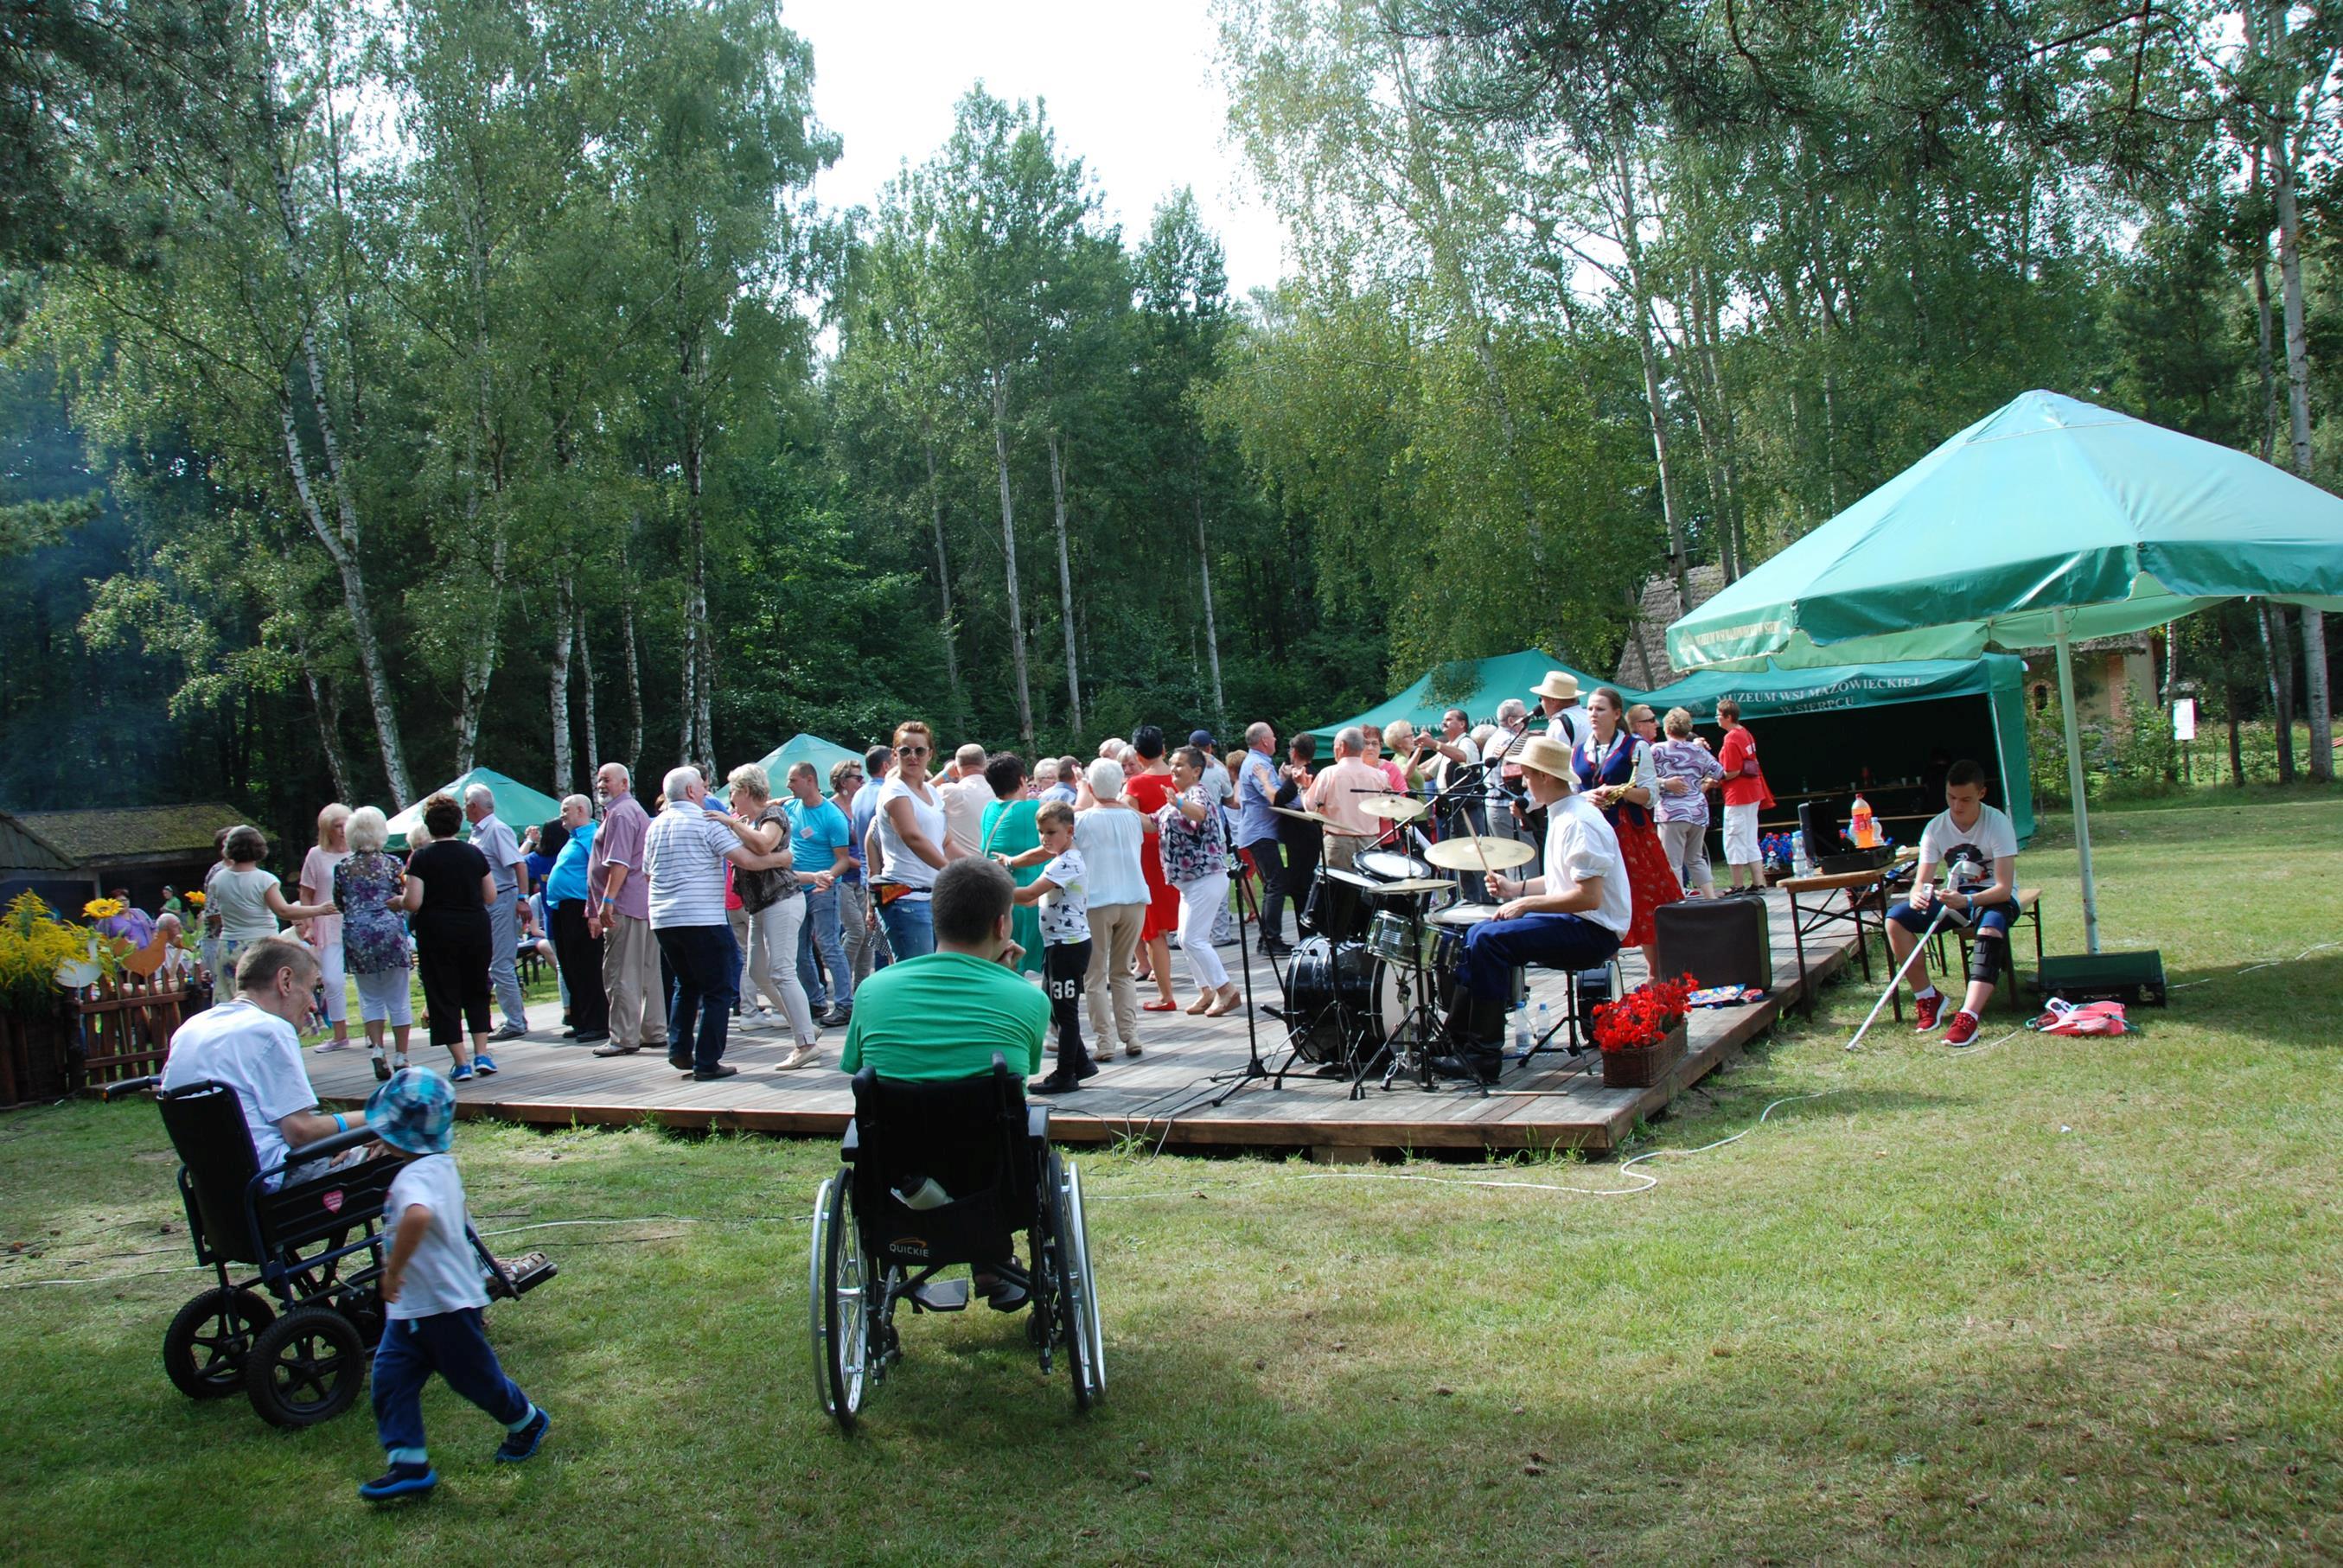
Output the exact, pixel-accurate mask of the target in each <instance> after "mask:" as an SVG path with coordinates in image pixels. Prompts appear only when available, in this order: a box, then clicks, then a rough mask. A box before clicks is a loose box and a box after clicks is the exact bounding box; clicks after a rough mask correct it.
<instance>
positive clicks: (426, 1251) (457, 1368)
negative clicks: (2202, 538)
mask: <svg viewBox="0 0 2343 1568" xmlns="http://www.w3.org/2000/svg"><path fill="white" fill-rule="evenodd" d="M366 1119H367V1126H368V1127H370V1128H372V1129H373V1130H374V1135H375V1136H376V1137H377V1138H379V1139H381V1140H382V1141H384V1142H385V1143H387V1144H389V1145H390V1146H391V1147H392V1148H393V1149H397V1150H402V1151H405V1152H407V1153H409V1154H414V1155H418V1156H420V1158H419V1159H417V1160H415V1161H411V1162H410V1163H409V1164H408V1165H407V1168H406V1169H405V1170H403V1171H400V1172H399V1173H398V1174H397V1176H396V1177H395V1178H393V1179H392V1181H391V1183H390V1195H389V1198H388V1200H387V1201H386V1202H385V1203H384V1205H383V1211H382V1221H383V1224H384V1226H385V1227H386V1228H387V1230H388V1231H389V1232H390V1235H391V1243H390V1257H389V1259H388V1260H387V1261H386V1262H385V1263H384V1264H383V1271H382V1299H383V1305H384V1312H385V1315H386V1316H387V1318H388V1320H389V1321H388V1322H387V1325H386V1326H385V1327H384V1329H383V1334H382V1342H381V1343H380V1344H378V1345H377V1346H376V1347H375V1352H374V1420H375V1428H376V1430H377V1432H378V1433H379V1434H380V1435H381V1438H382V1446H383V1449H384V1451H385V1452H387V1454H388V1456H389V1460H390V1467H389V1469H387V1471H385V1472H384V1473H382V1474H381V1475H378V1476H377V1477H376V1478H375V1479H374V1480H372V1481H369V1482H367V1483H365V1484H364V1485H362V1486H360V1487H359V1488H358V1495H359V1496H360V1497H362V1498H364V1499H365V1500H366V1501H367V1502H368V1503H385V1502H388V1501H390V1500H391V1499H393V1498H398V1497H416V1496H421V1495H423V1494H425V1493H428V1492H430V1491H431V1489H432V1488H433V1487H435V1486H437V1485H438V1484H439V1475H438V1473H437V1471H435V1470H433V1469H432V1468H431V1460H430V1456H429V1455H428V1453H427V1452H426V1451H425V1449H424V1446H423V1385H424V1384H425V1383H426V1382H429V1381H430V1377H431V1374H432V1373H433V1372H437V1373H438V1374H439V1375H440V1376H441V1377H443V1378H445V1379H447V1386H448V1387H449V1388H452V1389H454V1390H455V1391H456V1392H458V1393H459V1394H462V1395H463V1396H464V1397H465V1398H466V1399H468V1400H470V1401H471V1402H473V1403H474V1404H476V1405H478V1406H479V1407H480V1408H481V1409H482V1410H484V1411H486V1412H488V1414H489V1415H490V1416H492V1417H494V1418H495V1419H496V1420H497V1421H498V1422H501V1423H502V1424H503V1426H504V1429H505V1440H504V1442H503V1443H502V1444H501V1445H499V1446H498V1449H497V1452H496V1458H497V1460H498V1462H501V1463H514V1464H517V1463H518V1462H520V1461H522V1460H524V1459H527V1458H528V1457H529V1456H530V1455H532V1454H534V1453H535V1452H537V1450H538V1444H539V1443H541V1442H544V1441H545V1430H546V1428H547V1427H548V1425H550V1424H551V1423H550V1422H548V1420H547V1419H546V1414H545V1412H543V1411H541V1410H539V1409H538V1408H537V1406H535V1405H534V1404H531V1403H530V1402H529V1401H528V1395H527V1394H524V1393H523V1392H520V1389H519V1386H518V1384H516V1383H515V1382H513V1381H512V1379H510V1378H508V1377H507V1376H506V1375H505V1371H504V1368H503V1367H501V1366H499V1365H498V1364H497V1352H495V1351H493V1350H491V1349H490V1348H489V1347H488V1335H487V1334H486V1333H484V1332H482V1331H481V1327H480V1312H481V1309H483V1308H484V1307H486V1306H487V1305H488V1290H487V1285H486V1281H485V1279H484V1276H483V1275H482V1273H481V1268H480V1259H479V1255H478V1252H477V1251H474V1249H473V1246H472V1242H471V1238H470V1237H469V1235H468V1234H467V1233H466V1231H465V1219H464V1179H463V1177H462V1176H461V1175H460V1174H458V1171H457V1170H456V1157H455V1156H454V1155H452V1154H450V1153H448V1152H447V1150H448V1146H449V1145H450V1144H451V1143H452V1142H453V1141H455V1122H456V1091H455V1090H453V1089H452V1088H450V1087H449V1086H448V1083H447V1080H446V1079H444V1078H441V1077H440V1076H438V1074H437V1073H432V1072H425V1071H422V1070H419V1069H417V1068H412V1067H409V1068H402V1069H401V1070H399V1071H397V1073H395V1074H393V1075H392V1077H391V1080H390V1081H389V1082H387V1083H385V1084H383V1085H381V1086H380V1087H379V1088H377V1089H376V1091H374V1094H373V1096H372V1098H370V1099H368V1100H367V1108H366Z"/></svg>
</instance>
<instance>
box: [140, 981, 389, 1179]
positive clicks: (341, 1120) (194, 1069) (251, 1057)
mask: <svg viewBox="0 0 2343 1568" xmlns="http://www.w3.org/2000/svg"><path fill="white" fill-rule="evenodd" d="M317 974H318V970H317V954H316V953H314V952H312V951H311V950H309V948H308V947H307V945H306V944H304V943H302V942H298V941H296V940H293V939H292V938H291V937H268V938H266V939H264V940H260V941H256V942H255V943H253V944H252V945H251V946H250V947H248V948H246V949H245V950H244V951H243V952H242V953H241V954H240V955H238V957H237V959H236V1000H233V1001H226V1002H222V1003H220V1004H219V1005H218V1006H216V1007H210V1008H206V1009H205V1010H203V1011H202V1012H199V1013H197V1014H196V1016H195V1017H193V1018H191V1019H189V1020H187V1021H186V1022H185V1023H183V1024H181V1025H180V1026H179V1028H178V1030H177V1032H176V1033H175V1034H174V1035H173V1036H172V1037H171V1057H170V1060H169V1061H168V1062H167V1063H166V1065H165V1066H164V1069H163V1082H162V1089H163V1091H164V1092H165V1093H166V1094H167V1093H169V1092H170V1091H173V1090H177V1089H185V1088H187V1087H188V1086H189V1085H191V1084H196V1083H203V1082H206V1081H210V1082H215V1083H225V1084H226V1085H227V1086H228V1087H229V1088H230V1089H233V1090H235V1091H236V1103H237V1104H238V1106H239V1107H240V1108H241V1109H242V1110H243V1111H244V1122H245V1125H246V1127H247V1128H249V1129H250V1130H251V1132H252V1151H253V1154H254V1155H255V1156H256V1158H257V1159H258V1161H259V1164H260V1169H261V1170H263V1171H266V1170H267V1169H268V1168H269V1167H270V1166H272V1165H276V1164H278V1163H280V1162H282V1161H284V1159H285V1158H286V1156H287V1155H288V1154H290V1153H293V1152H295V1151H298V1150H301V1149H303V1148H306V1147H307V1146H308V1145H309V1144H312V1143H315V1142H317V1141H318V1140H319V1139H321V1138H330V1137H332V1136H333V1135H334V1134H335V1133H337V1132H344V1131H348V1130H349V1127H350V1119H349V1118H348V1117H347V1116H341V1115H337V1114H335V1113H333V1112H330V1111H319V1110H318V1109H317V1091H316V1090H314V1089H312V1088H310V1087H309V1075H308V1073H307V1071H306V1070H304V1069H303V1068H302V1066H301V1036H300V1035H299V1033H298V1032H297V1030H298V1029H299V1026H300V1023H301V1020H303V1019H305V1018H306V1017H307V1016H308V1012H309V998H310V993H311V990H312V989H313V988H314V987H315V986H316V985H317ZM328 1169H331V1167H330V1166H329V1165H322V1164H321V1165H319V1166H318V1167H317V1173H318V1174H323V1172H324V1171H327V1170H328ZM297 1174H299V1175H300V1176H301V1179H302V1180H305V1181H306V1180H307V1179H308V1173H307V1172H297ZM282 1180H283V1178H282V1177H281V1176H273V1177H271V1178H269V1181H268V1185H269V1186H271V1187H275V1186H277V1185H278V1184H279V1182H281V1181H282Z"/></svg>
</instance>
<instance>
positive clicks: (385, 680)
mask: <svg viewBox="0 0 2343 1568" xmlns="http://www.w3.org/2000/svg"><path fill="white" fill-rule="evenodd" d="M262 25H263V29H264V32H265V29H266V19H265V18H264V19H263V23H262ZM275 69H276V67H275V65H274V64H273V62H272V61H271V60H270V59H269V58H268V57H266V55H264V58H263V61H262V65H261V76H260V81H259V84H258V85H259V87H260V103H259V107H260V117H261V131H262V134H263V136H264V138H265V139H266V144H267V150H268V167H269V175H270V178H271V181H272V183H273V185H274V186H275V195H276V198H277V233H278V235H279V236H281V237H282V238H283V240H284V242H285V251H284V255H285V266H286V271H287V273H288V274H289V275H290V276H291V277H292V279H293V284H294V286H295V288H296V290H297V292H298V293H299V295H300V297H301V307H302V317H301V335H300V338H301V358H302V363H303V367H304V368H305V369H306V370H307V373H308V379H309V400H310V407H311V408H312V410H313V411H314V413H315V415H316V417H317V443H318V447H319V448H320V450H321V451H322V453H323V454H324V457H325V466H326V483H327V486H328V487H330V488H331V489H332V491H333V493H334V511H335V518H336V527H335V529H334V530H332V531H330V532H329V530H328V529H327V527H326V519H325V513H324V510H323V508H322V507H321V506H320V504H319V502H318V500H317V495H316V491H315V488H314V487H312V485H311V484H310V481H309V471H308V459H307V455H306V454H305V453H304V452H303V451H302V449H301V439H300V432H299V431H298V430H297V428H296V427H295V426H294V422H293V387H292V384H291V371H290V369H289V367H288V368H287V372H286V383H285V387H284V390H283V393H282V395H281V396H280V397H279V399H278V403H277V414H278V417H279V422H280V424H281V425H282V427H283V433H284V437H285V446H286V461H287V467H289V468H290V469H291V470H292V471H293V476H294V480H293V482H294V488H295V489H296V490H297V492H298V493H299V495H300V498H301V508H302V511H303V512H304V514H305V515H306V516H307V518H308V520H309V527H310V529H311V531H312V532H314V533H316V534H317V537H318V539H319V541H320V542H321V543H322V544H324V545H325V547H326V553H327V556H328V557H329V558H332V560H333V562H334V568H335V569H336V571H337V572H338V573H340V575H341V579H342V602H343V605H344V607H345V608H346V609H347V611H348V614H349V618H350V632H351V635H352V637H353V638H355V639H356V640H357V653H358V668H359V669H360V670H361V671H362V672H363V673H364V674H365V676H366V682H367V699H369V701H371V703H372V704H373V707H374V719H375V731H376V735H377V739H378V740H379V742H380V744H381V746H382V769H383V775H384V777H385V779H387V782H388V783H389V785H390V792H391V794H392V796H393V797H394V798H395V799H397V804H398V805H399V807H400V808H402V809H404V808H405V807H406V806H407V804H408V803H409V802H410V800H411V799H412V798H413V795H414V787H413V786H412V785H411V784H410V783H409V782H408V779H407V749H406V747H405V746H403V745H402V744H401V743H400V740H399V734H398V709H397V705H396V704H395V703H394V702H393V700H392V699H391V690H390V678H389V675H388V672H387V669H386V668H385V666H384V662H383V655H382V644H381V640H380V638H377V636H376V633H375V629H374V616H373V613H372V608H371V607H370V605H369V604H368V602H367V591H366V575H365V572H364V570H363V569H362V568H361V567H360V564H359V561H358V511H357V500H356V499H355V498H354V497H353V495H352V493H351V487H350V483H349V476H348V474H347V472H346V471H345V470H344V468H343V466H342V454H341V443H340V440H339V437H337V434H336V431H335V425H334V413H333V408H332V405H331V399H330V398H329V397H327V387H328V386H329V382H328V380H327V373H326V366H325V357H324V354H323V351H321V350H320V349H319V348H318V347H317V318H316V314H315V308H314V305H313V301H312V297H311V294H310V289H309V274H308V266H307V260H306V258H305V257H304V256H302V254H301V220H300V214H299V212H298V210H297V208H296V206H295V205H294V201H293V177H292V175H291V173H290V172H289V171H288V170H287V168H286V166H285V148H284V144H283V142H282V141H281V139H280V138H279V136H278V134H277V84H276V78H275V75H274V73H275ZM336 534H338V538H336V537H334V536H335V535H336Z"/></svg>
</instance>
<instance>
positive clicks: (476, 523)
mask: <svg viewBox="0 0 2343 1568" xmlns="http://www.w3.org/2000/svg"><path fill="white" fill-rule="evenodd" d="M485 200H486V197H485V196H483V195H482V194H481V193H480V192H479V191H478V189H477V188H476V189H475V190H474V192H473V200H472V203H471V205H470V206H469V208H468V210H467V211H466V213H465V222H464V227H465V232H466V236H467V237H468V247H467V255H466V258H465V286H466V291H467V292H468V295H469V296H470V299H471V306H472V432H471V437H470V440H469V443H468V453H467V457H466V464H465V466H466V467H467V468H468V469H469V470H470V471H469V473H468V475H467V476H466V478H467V488H466V491H465V495H464V522H465V538H464V541H463V548H464V550H465V552H466V553H467V554H469V553H470V552H471V551H472V550H473V549H475V548H478V542H479V538H480V526H481V525H480V510H481V505H482V501H483V498H485V497H488V496H490V495H493V494H495V493H496V492H498V491H499V490H501V489H503V488H504V485H503V477H502V469H503V464H502V463H501V462H500V461H499V460H498V458H497V457H495V456H494V450H495V432H494V430H493V429H492V427H491V420H490V417H489V411H488V404H489V385H488V239H487V236H486V231H485V229H484V227H483V226H482V217H481V212H480V207H481V206H482V204H483V203H484V202H485ZM507 550H508V519H507V518H506V516H505V508H503V507H501V506H495V507H491V508H489V517H488V581H487V584H486V585H485V586H486V591H485V592H483V593H482V594H481V595H480V596H479V599H478V602H477V603H476V604H475V605H474V606H473V607H472V608H473V609H474V613H475V617H476V619H475V621H474V624H473V627H472V646H471V647H470V648H469V649H468V650H467V651H466V653H465V655H464V678H463V685H462V689H461V690H460V692H459V693H458V702H457V707H456V771H457V773H458V775H461V774H465V773H468V772H470V771H471V770H472V762H473V759H474V757H475V755H476V753H477V752H478V749H479V744H480V714H481V712H482V710H483V709H486V708H487V706H488V682H489V680H490V679H491V678H494V676H495V674H496V668H497V651H498V643H499V641H500V634H501V632H502V630H503V622H504V598H505V563H506V558H507Z"/></svg>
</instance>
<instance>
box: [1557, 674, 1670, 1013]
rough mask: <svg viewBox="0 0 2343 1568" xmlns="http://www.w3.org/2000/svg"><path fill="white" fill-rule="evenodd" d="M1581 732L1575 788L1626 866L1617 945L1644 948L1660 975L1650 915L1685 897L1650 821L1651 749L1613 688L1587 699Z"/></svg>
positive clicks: (1647, 969)
mask: <svg viewBox="0 0 2343 1568" xmlns="http://www.w3.org/2000/svg"><path fill="white" fill-rule="evenodd" d="M1586 713H1587V717H1588V719H1589V720H1590V721H1591V722H1590V723H1589V724H1588V725H1587V729H1586V734H1585V735H1584V737H1583V738H1581V739H1580V740H1579V742H1578V744H1577V746H1576V747H1574V749H1572V751H1571V753H1570V765H1571V770H1572V771H1573V772H1574V773H1576V774H1577V775H1578V788H1579V789H1580V791H1581V792H1582V793H1584V795H1585V796H1586V798H1587V799H1589V800H1592V801H1593V802H1594V804H1595V805H1596V806H1597V807H1599V808H1601V809H1602V812H1603V818H1604V820H1605V821H1607V822H1609V823H1610V824H1611V830H1612V831H1613V832H1614V833H1616V834H1617V835H1618V836H1619V859H1620V860H1621V861H1622V862H1623V863H1624V865H1625V866H1626V868H1627V891H1628V892H1629V894H1630V895H1632V897H1633V898H1634V916H1633V918H1631V919H1630V920H1629V921H1628V924H1627V935H1626V938H1625V940H1624V941H1623V942H1622V943H1621V944H1620V945H1621V946H1623V947H1634V948H1641V949H1643V950H1644V973H1645V975H1646V976H1647V977H1648V978H1651V979H1654V980H1656V979H1658V978H1660V953H1659V944H1658V942H1657V940H1655V939H1656V936H1657V932H1656V930H1655V929H1654V928H1655V922H1654V920H1653V919H1652V915H1653V911H1654V910H1657V909H1658V908H1659V907H1660V906H1661V905H1662V904H1673V903H1674V902H1675V901H1676V900H1679V899H1681V898H1683V897H1684V884H1682V883H1681V882H1679V881H1677V880H1676V873H1675V869H1674V867H1672V866H1670V865H1669V864H1668V852H1667V850H1666V849H1665V848H1664V846H1663V845H1662V844H1661V843H1660V830H1659V829H1658V828H1657V827H1655V826H1654V824H1653V822H1652V802H1653V800H1654V799H1655V798H1656V791H1657V790H1658V788H1659V774H1658V771H1657V769H1655V767H1654V763H1653V761H1652V749H1651V748H1650V747H1648V746H1646V745H1644V743H1643V742H1642V741H1641V740H1638V739H1636V738H1635V737H1634V735H1632V734H1630V733H1628V731H1627V729H1626V719H1627V699H1625V698H1624V697H1622V696H1621V695H1620V694H1619V692H1618V690H1617V689H1615V688H1613V687H1608V686H1605V687H1603V688H1601V689H1598V690H1597V691H1596V692H1595V693H1594V697H1593V698H1592V699H1590V700H1589V701H1588V702H1587V705H1586Z"/></svg>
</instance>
